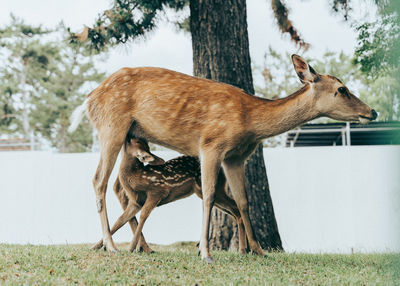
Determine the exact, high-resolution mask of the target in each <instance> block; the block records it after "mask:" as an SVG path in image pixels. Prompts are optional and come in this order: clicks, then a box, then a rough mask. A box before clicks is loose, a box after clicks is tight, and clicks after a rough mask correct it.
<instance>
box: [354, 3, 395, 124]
mask: <svg viewBox="0 0 400 286" xmlns="http://www.w3.org/2000/svg"><path fill="white" fill-rule="evenodd" d="M375 3H376V5H377V7H378V11H379V15H380V18H379V19H378V20H377V21H375V22H373V23H363V24H362V25H359V26H358V27H357V31H358V42H357V48H356V51H355V57H354V63H356V64H360V66H361V71H362V72H363V73H364V74H365V75H366V78H367V86H368V88H366V90H364V91H363V92H362V94H361V98H363V99H365V100H366V101H367V102H368V103H369V104H371V105H372V106H374V107H375V105H377V106H378V108H377V109H379V120H399V119H400V36H399V35H400V2H399V1H397V0H382V1H381V0H375Z"/></svg>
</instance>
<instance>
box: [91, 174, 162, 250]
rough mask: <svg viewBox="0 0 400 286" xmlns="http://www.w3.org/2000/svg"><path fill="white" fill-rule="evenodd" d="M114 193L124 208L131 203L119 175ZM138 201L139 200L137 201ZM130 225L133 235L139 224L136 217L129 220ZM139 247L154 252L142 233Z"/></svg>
mask: <svg viewBox="0 0 400 286" xmlns="http://www.w3.org/2000/svg"><path fill="white" fill-rule="evenodd" d="M114 193H115V195H116V196H117V198H118V200H119V203H120V204H121V207H122V209H123V210H125V209H126V208H127V206H128V204H129V200H130V199H129V197H128V196H127V194H126V191H125V190H124V188H123V187H122V184H121V182H120V180H119V176H118V177H117V179H116V180H115V183H114ZM136 202H137V201H136ZM128 223H129V226H130V228H131V230H132V235H134V234H135V232H136V228H137V226H138V222H137V220H136V217H133V218H131V219H130V220H129V222H128ZM138 245H139V249H142V250H143V251H144V252H146V253H152V252H154V251H153V250H152V249H151V248H150V246H148V244H147V243H146V239H145V238H144V236H143V234H142V233H141V234H140V239H139V243H138ZM101 247H102V245H100V246H99V248H101Z"/></svg>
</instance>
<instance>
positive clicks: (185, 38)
mask: <svg viewBox="0 0 400 286" xmlns="http://www.w3.org/2000/svg"><path fill="white" fill-rule="evenodd" d="M368 1H369V0H354V2H353V3H355V4H354V9H353V12H352V16H353V17H354V18H355V19H365V18H368V17H373V16H371V15H373V14H374V9H372V8H371V7H372V5H368ZM0 3H1V4H0V25H5V24H7V22H9V19H10V17H9V15H10V13H13V14H14V15H16V16H18V17H21V18H23V19H24V20H25V21H26V23H28V24H43V25H44V26H45V27H53V26H55V25H57V23H59V22H60V21H61V20H62V21H64V23H65V24H66V25H67V26H69V27H71V29H72V31H76V32H80V31H81V30H82V29H83V27H84V24H86V25H88V26H90V25H92V24H93V23H94V20H95V18H96V16H97V15H98V14H99V13H101V12H102V11H104V10H106V9H108V8H110V7H111V4H112V1H111V0H83V1H82V0H80V1H78V0H68V1H60V0H35V1H32V0H0ZM287 3H288V4H289V5H288V6H289V7H290V11H291V13H290V19H291V20H292V21H293V22H294V25H295V27H296V28H297V29H298V30H299V31H300V34H301V35H302V36H303V38H304V39H305V40H306V41H307V42H309V43H310V44H311V48H310V50H309V51H308V52H307V53H304V52H303V51H299V50H298V48H297V47H296V46H295V45H294V44H293V43H291V42H290V40H289V38H288V36H283V35H282V34H281V33H280V31H279V30H278V28H277V26H276V24H275V22H274V19H273V15H272V11H271V8H270V5H269V1H267V0H248V1H247V8H248V27H249V40H250V55H251V58H252V61H253V63H256V64H258V65H262V63H263V56H264V53H265V51H266V50H267V49H268V46H272V47H273V48H275V49H276V50H278V51H281V52H289V53H298V54H300V55H303V56H304V55H306V56H308V57H310V58H315V59H318V58H321V57H322V56H323V54H324V53H325V52H326V51H328V50H329V51H337V52H340V51H344V52H345V53H347V54H352V53H353V51H354V47H355V44H356V36H357V35H356V33H355V32H354V29H353V28H351V27H350V25H349V23H346V22H344V20H343V18H342V17H340V16H339V15H333V13H332V11H331V9H330V7H329V1H328V0H305V1H294V0H288V1H287ZM162 18H164V19H165V18H173V15H172V14H171V13H167V14H166V15H163V16H162ZM158 26H159V27H158V28H157V29H156V30H155V31H153V32H152V33H151V34H150V35H148V36H147V37H146V38H145V39H139V40H137V41H135V42H134V43H132V44H128V45H124V46H118V47H115V48H113V49H112V50H111V51H110V53H109V56H108V58H107V60H106V61H105V62H101V63H98V65H97V66H98V67H99V69H101V70H102V71H105V72H106V73H107V74H111V73H113V72H115V71H117V70H118V69H119V68H122V67H126V66H129V67H137V66H158V67H164V68H169V69H172V70H176V71H180V72H184V73H187V74H192V50H191V39H190V35H189V34H188V33H184V32H181V31H177V29H176V27H175V26H174V25H173V24H171V23H168V22H167V21H162V22H161V24H160V25H158Z"/></svg>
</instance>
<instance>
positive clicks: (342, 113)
mask: <svg viewBox="0 0 400 286" xmlns="http://www.w3.org/2000/svg"><path fill="white" fill-rule="evenodd" d="M292 62H293V65H294V69H295V71H296V73H297V75H298V77H299V78H300V81H301V82H302V83H305V84H310V85H311V92H312V96H313V97H314V103H315V107H316V108H317V111H318V112H319V114H320V116H327V117H330V118H332V119H336V120H343V121H359V122H360V123H362V124H366V123H368V122H370V121H372V120H375V119H376V117H377V116H378V114H377V113H376V111H375V110H374V109H372V108H371V107H369V106H368V105H367V104H365V103H364V102H362V101H361V100H360V99H358V97H356V96H355V95H354V94H352V93H351V92H350V90H349V89H348V88H347V87H346V86H345V85H344V84H343V83H342V82H341V81H340V80H339V79H337V78H336V77H334V76H331V75H321V74H318V73H317V72H316V71H315V70H314V69H313V68H312V67H311V66H310V65H309V64H308V63H307V62H306V61H305V60H304V59H302V58H301V57H300V56H298V55H292Z"/></svg>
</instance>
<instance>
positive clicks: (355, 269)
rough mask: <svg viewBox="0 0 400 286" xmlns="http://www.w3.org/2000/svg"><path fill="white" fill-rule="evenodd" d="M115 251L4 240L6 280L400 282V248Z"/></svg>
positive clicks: (0, 280)
mask: <svg viewBox="0 0 400 286" xmlns="http://www.w3.org/2000/svg"><path fill="white" fill-rule="evenodd" d="M119 247H120V249H121V251H120V252H118V253H116V254H109V253H107V252H105V251H103V250H98V251H92V250H90V249H89V248H88V246H87V245H62V246H32V245H23V246H21V245H7V244H0V285H8V284H14V285H21V284H29V285H31V284H38V285H46V284H51V285H65V284H78V285H86V284H124V285H160V284H161V285H196V284H197V285H242V284H250V285H272V284H273V285H400V277H399V275H400V274H399V269H400V268H399V267H400V255H399V254H368V255H366V254H353V255H336V254H335V255H331V254H330V255H327V254H325V255H315V254H286V253H270V254H268V255H267V256H266V257H257V256H254V255H250V254H249V255H246V256H241V255H239V254H238V253H235V252H224V251H214V252H213V255H214V258H215V260H216V262H215V263H214V264H212V265H207V264H205V263H203V262H202V261H201V260H200V258H199V257H198V256H197V248H196V247H195V245H194V243H176V244H173V245H170V246H152V247H153V248H154V249H155V250H157V252H156V253H153V254H143V253H134V254H132V253H130V252H128V251H126V249H127V245H119Z"/></svg>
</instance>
